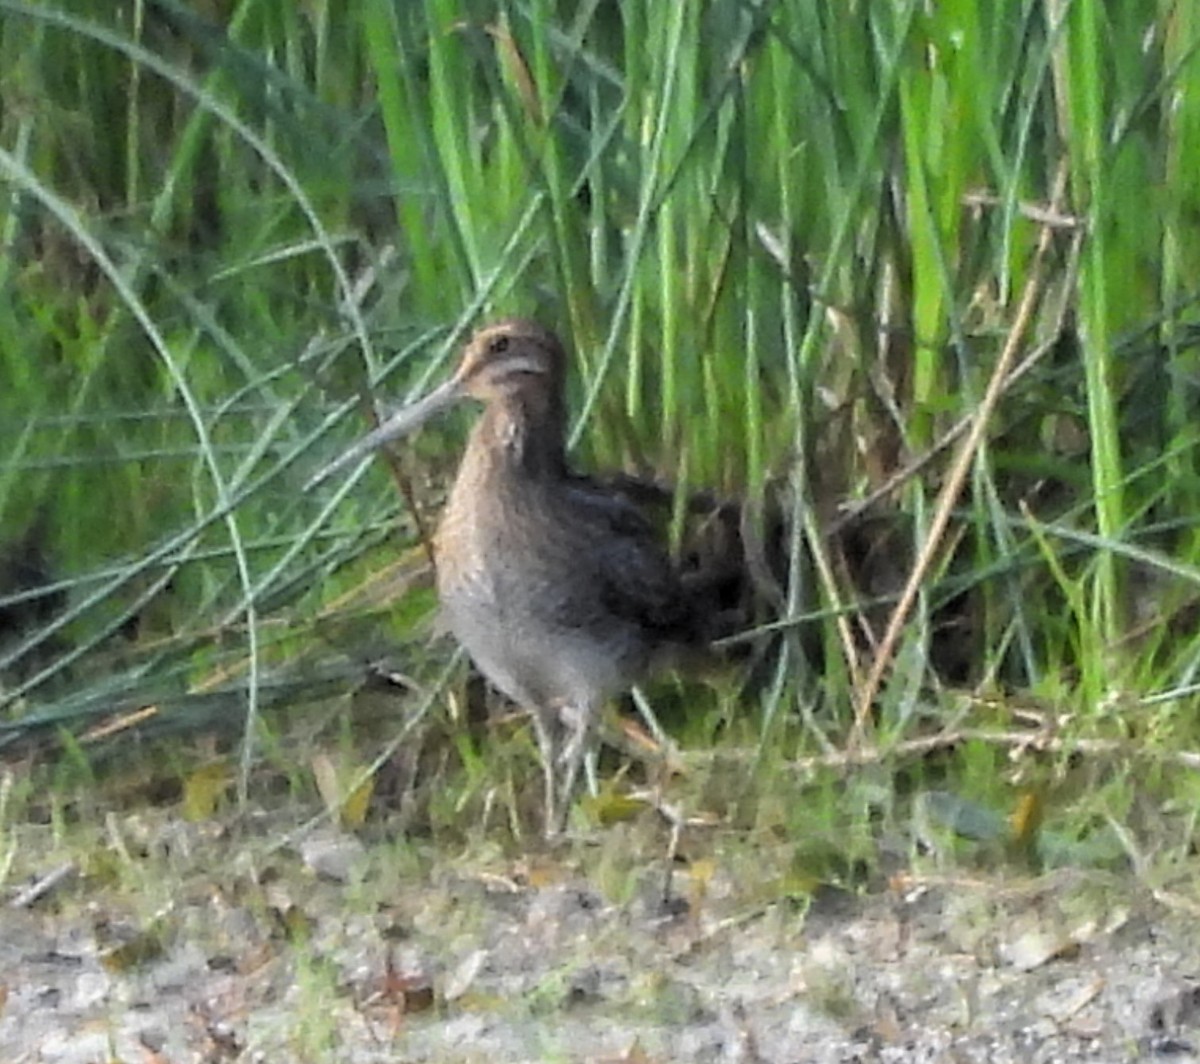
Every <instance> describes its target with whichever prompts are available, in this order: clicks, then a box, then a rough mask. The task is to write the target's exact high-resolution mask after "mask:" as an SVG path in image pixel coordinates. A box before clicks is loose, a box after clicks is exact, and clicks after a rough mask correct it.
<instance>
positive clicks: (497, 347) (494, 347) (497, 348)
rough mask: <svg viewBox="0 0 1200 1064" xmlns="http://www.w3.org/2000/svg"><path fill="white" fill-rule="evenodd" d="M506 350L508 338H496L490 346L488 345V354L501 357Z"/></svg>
mask: <svg viewBox="0 0 1200 1064" xmlns="http://www.w3.org/2000/svg"><path fill="white" fill-rule="evenodd" d="M507 350H508V337H507V336H497V337H496V338H495V339H494V340H493V341H492V342H491V343H490V344H488V354H491V355H501V354H503V353H504V352H505V351H507Z"/></svg>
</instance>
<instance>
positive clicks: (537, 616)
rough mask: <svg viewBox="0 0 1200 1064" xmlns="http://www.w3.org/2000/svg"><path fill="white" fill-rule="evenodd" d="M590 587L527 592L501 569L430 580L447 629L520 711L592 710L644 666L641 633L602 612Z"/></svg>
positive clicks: (626, 684)
mask: <svg viewBox="0 0 1200 1064" xmlns="http://www.w3.org/2000/svg"><path fill="white" fill-rule="evenodd" d="M591 591H592V589H589V588H586V587H582V586H581V585H580V583H579V582H578V580H575V582H574V584H573V586H572V589H571V591H570V593H569V594H566V593H559V592H557V591H556V590H555V589H554V588H547V587H545V586H542V587H539V588H536V589H531V588H529V587H528V586H527V584H525V583H523V582H522V581H520V580H516V579H507V578H506V574H505V573H503V572H502V571H501V572H500V573H493V574H491V575H477V576H476V577H475V578H474V579H463V578H462V576H461V574H460V577H459V578H458V579H456V580H454V581H450V580H445V579H442V578H441V577H440V576H439V580H438V593H439V597H440V599H441V606H442V614H443V617H444V619H445V621H446V623H447V625H448V627H449V628H450V630H451V631H452V632H453V633H454V635H455V637H456V638H457V639H458V641H459V642H460V643H461V644H462V646H463V648H464V649H465V650H466V651H467V653H468V654H469V655H470V656H471V658H472V660H473V661H474V662H475V665H476V666H477V667H478V669H479V670H480V672H482V673H483V674H484V676H485V677H487V679H488V681H489V682H490V683H492V684H493V686H495V687H497V688H499V690H501V691H502V692H504V694H506V695H507V696H508V697H509V698H511V699H512V700H513V701H514V702H517V703H518V704H520V705H522V706H524V707H525V708H527V709H560V708H564V707H569V708H572V709H575V710H580V711H585V712H587V713H592V712H595V711H597V710H598V709H599V708H600V707H601V705H602V704H603V703H604V701H605V700H607V699H608V698H610V697H612V696H613V695H615V694H617V693H619V692H620V691H623V690H625V689H627V688H628V687H630V686H631V685H632V684H633V683H635V682H636V681H637V679H638V678H639V676H640V675H641V674H642V672H643V671H644V670H645V668H646V665H647V662H648V652H647V651H646V649H645V647H644V645H643V644H644V640H643V639H642V637H641V633H640V632H639V631H638V630H637V629H636V628H635V627H634V626H633V625H632V624H630V623H628V622H623V621H621V620H619V619H615V618H612V617H607V616H605V615H604V614H603V611H602V604H601V603H599V602H598V601H597V602H595V603H593V602H591V601H589V599H590V595H591ZM573 614H575V615H577V616H576V617H575V621H576V623H574V624H572V623H571V620H570V619H571V617H572V615H573Z"/></svg>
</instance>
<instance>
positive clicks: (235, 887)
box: [0, 814, 1200, 1064]
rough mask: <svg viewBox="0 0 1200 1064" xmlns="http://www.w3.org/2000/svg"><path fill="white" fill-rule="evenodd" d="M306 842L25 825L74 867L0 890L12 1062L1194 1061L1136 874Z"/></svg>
mask: <svg viewBox="0 0 1200 1064" xmlns="http://www.w3.org/2000/svg"><path fill="white" fill-rule="evenodd" d="M292 826H293V827H294V824H293V825H292ZM283 827H284V825H282V824H280V823H278V822H272V821H271V820H270V818H263V819H262V821H261V822H258V823H253V822H250V823H247V822H242V823H240V824H239V825H238V826H237V827H231V826H224V827H218V826H214V825H213V824H208V825H203V826H200V825H196V824H191V823H186V822H182V821H178V820H175V819H173V818H171V817H170V816H168V815H166V814H163V815H162V816H161V817H156V818H151V819H147V818H146V817H145V816H142V817H138V818H134V819H131V820H130V821H127V822H116V821H115V820H114V819H113V818H110V819H109V822H108V823H107V824H106V825H105V827H104V829H103V831H102V832H100V833H99V834H98V835H97V838H96V848H95V850H94V851H93V852H94V853H96V854H99V856H93V857H92V858H89V859H86V860H83V861H76V860H71V859H68V860H67V861H66V862H65V863H61V864H60V862H59V860H58V858H59V857H61V854H60V853H58V852H57V851H58V849H59V848H60V846H61V845H62V838H61V834H60V833H58V832H55V831H54V830H53V829H52V828H51V827H50V826H49V825H40V826H39V825H28V826H24V827H20V828H18V829H16V830H15V831H14V832H12V836H11V837H12V843H13V846H12V848H11V850H10V852H12V853H14V854H18V855H20V860H21V861H22V862H25V865H26V867H25V868H24V869H23V871H26V872H30V873H32V872H33V868H32V866H31V863H30V862H31V860H32V859H33V858H34V857H37V856H39V855H40V859H41V861H42V863H43V867H42V868H41V874H42V875H43V876H46V875H48V874H51V873H54V872H56V871H57V872H58V873H59V874H58V876H57V877H54V876H51V878H50V879H49V880H47V881H46V882H45V883H44V884H43V889H42V891H41V892H39V891H37V890H33V891H29V890H27V891H26V892H25V894H24V896H20V895H19V894H18V893H16V892H10V894H9V896H8V899H6V905H7V907H6V908H5V910H3V915H2V918H0V919H2V923H0V927H2V928H3V933H2V934H0V1001H3V1008H2V1011H0V1060H3V1061H6V1062H11V1064H24V1062H33V1061H38V1062H41V1061H54V1062H58V1064H84V1062H87V1064H93V1062H104V1064H109V1062H115V1061H121V1062H133V1061H139V1062H145V1061H150V1062H156V1064H157V1062H162V1064H183V1062H202V1061H203V1062H217V1061H267V1062H272V1064H275V1062H280V1061H354V1062H370V1061H380V1062H382V1061H463V1062H466V1061H487V1062H488V1064H501V1062H510V1061H513V1062H515V1061H637V1062H642V1061H645V1062H656V1061H743V1062H755V1061H763V1062H772V1064H773V1062H808V1061H814V1062H817V1061H820V1062H833V1061H868V1060H878V1061H909V1060H914V1061H926V1060H927V1061H1022V1062H1033V1061H1060V1060H1061V1061H1069V1060H1093V1061H1132V1060H1152V1059H1163V1060H1171V1061H1187V1060H1200V919H1197V918H1196V917H1195V915H1194V914H1191V913H1188V912H1186V911H1184V909H1185V906H1184V905H1183V903H1180V904H1179V905H1175V904H1172V901H1171V898H1172V896H1171V895H1170V894H1169V893H1167V892H1165V891H1162V890H1159V891H1148V890H1147V889H1145V887H1144V886H1142V885H1140V884H1138V883H1137V882H1135V881H1134V880H1133V878H1132V876H1131V875H1129V874H1127V873H1120V872H1105V873H1097V872H1087V873H1085V872H1081V871H1074V870H1058V871H1041V872H1038V873H1036V874H1034V873H1029V874H1023V875H1019V876H1018V875H1014V874H1013V873H1012V871H1011V869H1010V870H1009V871H1008V872H1007V873H1004V874H1002V873H1000V872H997V871H994V870H993V871H991V872H987V871H986V870H980V871H978V872H977V873H976V874H971V875H968V874H964V873H961V872H960V873H948V872H944V871H938V870H937V869H933V868H930V869H924V870H921V869H913V868H910V869H908V870H906V871H902V872H901V871H897V872H896V873H895V874H894V875H893V876H892V877H891V878H890V879H888V880H881V881H880V882H877V883H874V884H872V885H864V886H862V887H861V888H858V889H855V890H854V891H850V890H839V889H836V888H832V887H822V888H818V889H817V890H816V891H815V893H814V894H812V895H811V896H780V893H779V891H778V889H777V883H778V881H777V880H775V879H774V877H773V872H772V869H773V868H774V867H775V865H776V862H777V857H778V855H777V854H775V853H774V852H773V851H772V847H771V846H770V844H768V843H764V844H763V846H762V849H761V861H752V860H748V859H747V857H746V855H747V853H751V854H753V853H754V850H753V849H750V850H747V849H746V848H745V847H744V846H742V847H741V848H739V849H738V850H737V853H738V854H739V855H740V856H739V857H738V858H737V859H736V860H735V859H733V858H730V859H728V860H724V859H723V858H722V856H721V852H722V851H721V847H720V846H714V847H712V849H711V850H710V852H709V854H708V855H706V856H705V857H704V858H702V859H697V860H695V861H693V862H691V863H690V864H689V863H688V862H687V861H676V862H675V863H674V864H673V865H672V866H671V867H670V868H669V869H668V864H667V862H666V860H665V856H664V855H663V854H662V852H661V851H660V853H659V854H655V853H654V848H655V839H656V834H655V833H656V831H657V830H658V829H655V828H653V827H648V826H646V825H645V824H631V825H618V826H616V827H613V828H611V829H607V830H606V831H604V832H602V833H599V834H598V835H597V836H596V837H595V838H594V839H583V840H575V841H573V842H568V843H566V844H564V845H562V846H559V847H558V848H556V849H554V850H543V851H542V852H537V851H536V849H535V850H533V851H531V852H529V853H526V854H523V855H522V854H517V855H514V853H513V852H512V848H511V847H509V848H508V850H506V851H502V850H501V849H500V848H499V847H498V846H496V845H495V844H488V843H487V842H478V841H477V842H476V844H474V845H472V846H470V847H467V848H465V849H463V850H462V851H461V852H459V853H458V855H457V856H455V857H454V858H452V859H451V858H447V857H446V856H445V855H444V854H442V855H439V854H436V853H435V852H434V851H433V850H432V849H431V848H430V847H429V846H428V845H425V844H421V843H417V842H413V841H405V840H396V839H388V838H386V837H382V836H380V837H370V836H368V837H366V838H361V837H358V836H355V835H352V834H349V833H341V832H339V831H337V830H336V829H333V828H330V827H328V826H325V827H318V828H314V829H313V830H312V832H311V833H310V834H308V835H301V836H299V837H297V838H295V839H293V840H291V841H289V842H288V843H287V844H285V845H282V846H280V845H279V839H280V838H281V837H282V835H283ZM75 845H76V846H77V845H78V839H76V840H75ZM731 852H732V851H731ZM635 854H636V855H638V856H633V855H635ZM668 872H669V874H668ZM35 880H36V877H35V876H32V875H30V876H29V877H27V879H26V882H25V884H24V885H25V886H26V887H28V885H29V883H31V882H34V881H35ZM768 881H770V882H771V883H773V884H776V886H768ZM10 882H12V880H10ZM14 902H15V903H16V905H15V906H14V904H13V903H14Z"/></svg>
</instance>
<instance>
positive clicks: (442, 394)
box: [304, 377, 463, 491]
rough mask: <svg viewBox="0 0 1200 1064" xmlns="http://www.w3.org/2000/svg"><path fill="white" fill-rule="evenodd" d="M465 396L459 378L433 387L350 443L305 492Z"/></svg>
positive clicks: (404, 434) (420, 424)
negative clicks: (421, 396)
mask: <svg viewBox="0 0 1200 1064" xmlns="http://www.w3.org/2000/svg"><path fill="white" fill-rule="evenodd" d="M462 395H463V391H462V386H461V385H460V384H459V381H458V378H457V377H451V378H450V379H449V380H448V381H446V382H445V383H444V384H440V385H438V386H437V387H436V388H434V390H433V391H432V392H430V393H429V394H428V395H427V396H425V397H424V398H423V399H418V400H417V401H416V402H415V403H411V404H410V405H408V406H406V407H402V408H401V409H400V410H397V411H396V412H395V413H394V414H392V415H391V416H390V417H388V418H387V419H385V420H384V421H383V422H381V423H380V425H379V427H378V428H376V429H374V430H373V431H371V432H368V433H367V434H366V435H365V436H363V437H362V439H360V440H358V441H357V442H356V443H353V444H351V445H350V447H349V448H347V449H346V450H345V451H343V452H342V453H341V454H340V455H338V457H337V458H335V459H334V460H333V461H332V462H330V463H329V465H327V466H325V468H324V469H322V470H321V471H320V472H319V473H317V474H316V475H315V476H313V477H311V478H310V479H309V481H308V483H306V484H305V485H304V490H305V491H308V489H309V488H315V487H316V486H317V485H318V484H322V483H324V482H325V481H326V480H328V479H329V478H330V477H331V476H333V475H334V474H335V473H339V472H341V471H342V470H343V469H345V468H346V467H347V466H351V465H354V464H355V463H356V462H359V461H361V460H362V459H363V458H365V457H366V456H367V455H369V454H370V453H371V452H372V451H376V450H378V449H379V448H380V447H382V446H383V445H384V444H385V443H390V442H391V441H392V440H395V439H398V438H399V437H401V436H407V435H408V434H409V433H410V432H415V431H416V430H417V429H419V428H420V427H421V426H422V425H424V424H425V422H426V421H428V420H429V419H430V418H431V417H433V416H434V415H435V414H438V413H441V411H443V410H445V409H446V408H447V407H449V406H453V405H454V403H455V402H457V401H458V400H459V399H461V398H462Z"/></svg>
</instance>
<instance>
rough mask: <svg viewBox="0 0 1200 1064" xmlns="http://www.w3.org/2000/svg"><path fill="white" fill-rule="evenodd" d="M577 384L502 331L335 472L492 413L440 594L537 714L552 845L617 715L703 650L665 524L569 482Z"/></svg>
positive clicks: (518, 332)
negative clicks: (658, 664)
mask: <svg viewBox="0 0 1200 1064" xmlns="http://www.w3.org/2000/svg"><path fill="white" fill-rule="evenodd" d="M565 372H566V355H565V353H564V351H563V347H562V344H561V343H560V342H559V340H558V338H557V337H556V336H554V334H553V333H551V332H549V331H547V330H546V329H544V328H542V327H541V326H540V325H537V324H536V323H534V322H531V321H522V320H518V319H512V320H507V321H501V322H498V323H496V324H494V325H489V326H487V327H485V328H483V329H481V330H480V331H479V332H477V333H476V334H475V335H474V336H473V337H472V338H471V339H470V340H469V341H468V343H467V345H466V347H465V349H464V351H463V355H462V359H461V360H460V362H459V364H458V368H457V369H456V370H455V372H454V374H453V375H452V376H451V377H450V379H449V380H447V381H446V382H445V383H444V384H442V385H441V386H440V387H438V388H436V389H435V390H434V391H433V392H432V393H430V394H429V395H428V396H426V397H425V398H424V399H422V400H420V401H419V402H417V403H415V404H413V405H412V406H410V407H407V408H406V409H403V410H401V411H400V412H398V413H397V414H395V415H393V416H392V417H391V418H389V419H388V420H387V421H385V422H384V423H383V424H382V425H380V427H379V428H378V429H376V430H375V431H374V432H373V433H371V434H370V435H369V436H367V437H365V438H364V439H363V440H361V441H360V442H359V443H358V444H357V445H356V446H355V447H353V448H352V449H351V450H350V451H349V452H347V454H346V455H344V456H343V457H342V458H341V459H339V461H338V462H337V463H336V464H335V465H336V467H339V468H340V467H341V466H343V465H344V464H346V463H348V462H349V461H352V460H353V459H354V458H357V457H360V456H362V455H363V454H365V453H366V452H367V451H368V450H370V449H373V448H375V447H377V446H379V445H380V444H382V443H385V442H386V441H388V440H391V439H394V438H396V437H397V436H400V435H402V434H404V433H407V432H410V431H412V430H413V429H415V428H416V427H417V426H418V425H420V424H422V423H423V422H424V421H425V420H427V419H428V418H429V417H430V416H432V415H433V414H435V413H437V412H438V411H440V410H443V409H445V408H446V407H448V406H450V405H451V404H453V403H455V402H457V401H458V400H460V399H463V398H472V399H476V400H479V401H480V402H482V403H483V404H484V411H483V415H482V416H481V417H480V419H479V421H478V422H477V423H476V425H475V427H474V429H473V431H472V432H471V436H470V440H469V442H468V444H467V448H466V452H465V453H464V455H463V458H462V463H461V464H460V466H459V469H458V475H457V478H456V479H455V482H454V486H453V488H452V489H451V491H450V497H449V499H448V501H447V503H446V507H445V510H444V512H443V514H442V517H441V521H440V523H439V525H438V529H437V533H436V536H435V538H434V560H435V565H436V569H437V589H438V595H439V598H440V600H441V607H442V611H443V614H444V617H445V620H446V622H447V623H448V626H449V628H450V629H451V631H453V633H454V634H455V636H456V637H457V638H458V640H459V642H460V643H462V645H463V646H464V647H465V648H466V650H467V653H468V654H470V656H471V658H472V659H473V660H474V662H475V664H476V665H477V666H478V667H479V669H480V671H481V672H482V673H483V674H484V675H485V676H486V677H487V679H488V680H489V681H490V682H491V683H492V684H493V685H494V686H496V687H497V688H499V689H500V690H501V691H502V692H503V693H504V694H506V695H507V696H508V697H509V698H511V699H512V700H513V701H514V702H516V703H517V704H518V705H520V706H522V707H523V708H525V709H527V710H528V711H529V712H530V714H531V716H532V718H533V722H534V727H535V729H536V732H537V738H538V744H539V747H540V750H541V756H542V764H543V771H544V773H545V786H546V831H547V834H556V833H557V832H558V831H560V830H561V829H562V827H563V826H564V825H565V821H566V816H567V812H568V809H569V803H570V801H571V798H572V795H573V792H574V790H575V786H576V782H577V779H578V776H579V769H580V765H581V763H582V760H583V757H584V755H585V753H586V751H587V748H588V744H589V741H590V738H591V731H592V728H593V725H594V723H595V720H596V718H597V716H598V715H599V713H600V711H601V709H602V707H603V705H604V703H605V702H606V701H607V700H608V699H609V698H611V697H612V696H614V695H616V694H618V693H620V692H623V691H626V690H628V689H629V688H630V687H631V686H633V685H634V684H635V683H637V681H638V680H639V679H640V678H642V677H643V676H644V675H645V674H646V673H647V672H648V671H649V670H650V669H651V667H652V665H653V663H654V662H655V660H656V659H657V658H659V657H660V655H661V654H662V652H664V651H667V650H669V649H670V648H671V647H672V646H674V645H679V644H692V643H696V642H697V641H698V640H699V638H700V636H699V630H698V626H697V623H696V619H695V616H694V610H693V609H692V608H691V606H690V605H689V602H688V596H687V594H686V593H685V591H684V587H683V585H682V582H681V580H680V577H679V574H678V573H677V571H676V569H675V567H674V566H673V565H672V563H671V560H670V558H669V557H668V555H667V553H666V552H665V550H664V549H663V548H662V547H661V546H660V545H659V543H658V542H657V540H656V537H655V535H654V532H653V530H652V528H651V526H650V524H649V523H648V522H647V521H646V520H645V519H644V518H643V516H642V515H641V514H640V513H639V511H638V510H637V509H636V508H635V507H634V506H633V505H632V504H631V503H630V502H629V501H628V500H627V499H626V498H624V497H623V496H622V495H621V494H620V493H618V492H615V491H610V490H606V489H604V488H602V487H599V486H598V485H596V484H595V483H593V482H591V481H589V480H587V479H586V478H584V477H580V476H576V475H575V474H573V473H572V472H571V471H570V470H569V468H568V466H567V462H566V454H565V449H564V442H565V440H564V435H565V430H566V408H565V402H564V394H563V393H564V376H565ZM332 468H334V467H330V469H332ZM326 472H327V473H328V472H329V470H327V471H326Z"/></svg>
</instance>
